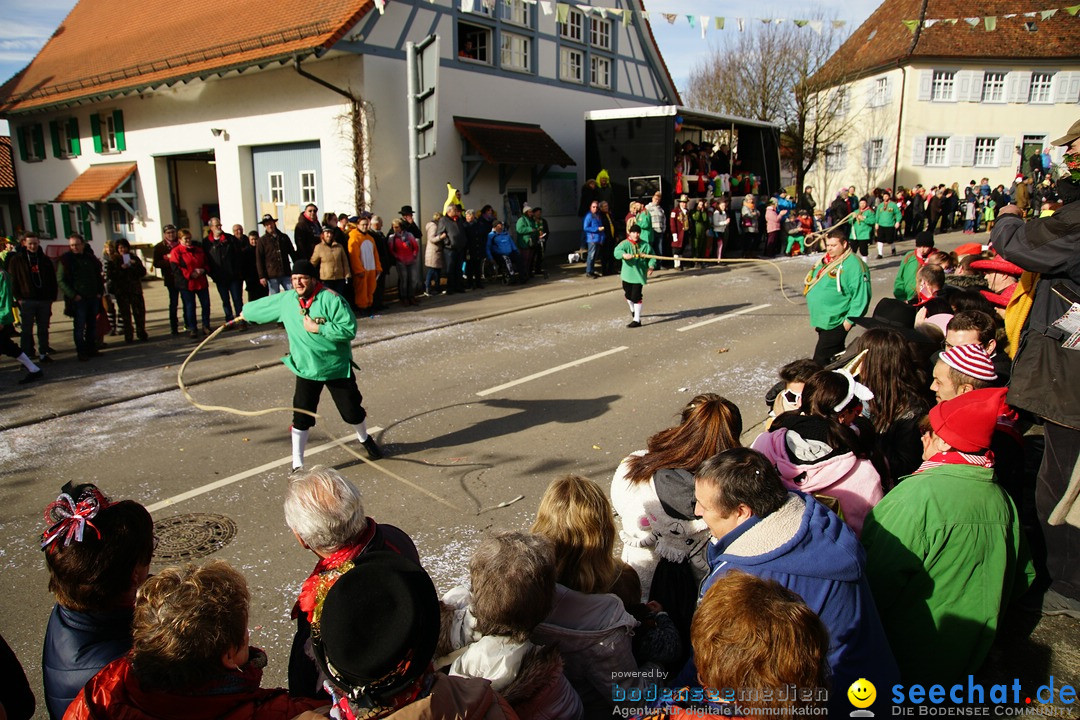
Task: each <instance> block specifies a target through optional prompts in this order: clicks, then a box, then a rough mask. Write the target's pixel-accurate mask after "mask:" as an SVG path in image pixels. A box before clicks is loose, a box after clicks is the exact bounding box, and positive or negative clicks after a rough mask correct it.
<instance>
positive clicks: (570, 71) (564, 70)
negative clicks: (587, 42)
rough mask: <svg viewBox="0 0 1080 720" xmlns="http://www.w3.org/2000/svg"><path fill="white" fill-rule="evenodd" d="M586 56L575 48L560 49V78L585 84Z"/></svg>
mask: <svg viewBox="0 0 1080 720" xmlns="http://www.w3.org/2000/svg"><path fill="white" fill-rule="evenodd" d="M584 69H585V55H584V54H583V53H582V52H581V51H580V50H575V49H573V48H568V47H564V48H559V77H560V78H561V79H563V80H568V81H569V82H576V83H580V82H584V76H583V74H582V73H583V70H584Z"/></svg>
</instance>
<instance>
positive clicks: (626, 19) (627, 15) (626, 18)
mask: <svg viewBox="0 0 1080 720" xmlns="http://www.w3.org/2000/svg"><path fill="white" fill-rule="evenodd" d="M633 19H634V13H632V12H631V11H630V9H629V8H627V9H626V10H623V14H622V26H623V27H630V21H631V20H633Z"/></svg>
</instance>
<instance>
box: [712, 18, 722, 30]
mask: <svg viewBox="0 0 1080 720" xmlns="http://www.w3.org/2000/svg"><path fill="white" fill-rule="evenodd" d="M713 22H714V23H715V24H716V29H717V30H723V29H724V18H722V17H718V18H713Z"/></svg>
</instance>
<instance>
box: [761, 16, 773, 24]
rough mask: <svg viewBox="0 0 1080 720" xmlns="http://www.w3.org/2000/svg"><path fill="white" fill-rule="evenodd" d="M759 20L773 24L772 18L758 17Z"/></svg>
mask: <svg viewBox="0 0 1080 720" xmlns="http://www.w3.org/2000/svg"><path fill="white" fill-rule="evenodd" d="M758 20H760V21H761V22H763V23H765V24H766V25H771V24H772V18H758Z"/></svg>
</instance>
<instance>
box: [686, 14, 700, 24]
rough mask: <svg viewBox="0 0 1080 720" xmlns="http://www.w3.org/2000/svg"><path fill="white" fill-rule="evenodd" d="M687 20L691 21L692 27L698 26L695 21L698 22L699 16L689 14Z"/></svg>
mask: <svg viewBox="0 0 1080 720" xmlns="http://www.w3.org/2000/svg"><path fill="white" fill-rule="evenodd" d="M686 22H688V23H690V27H696V25H695V23H696V22H697V18H696V17H694V16H693V15H687V16H686Z"/></svg>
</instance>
